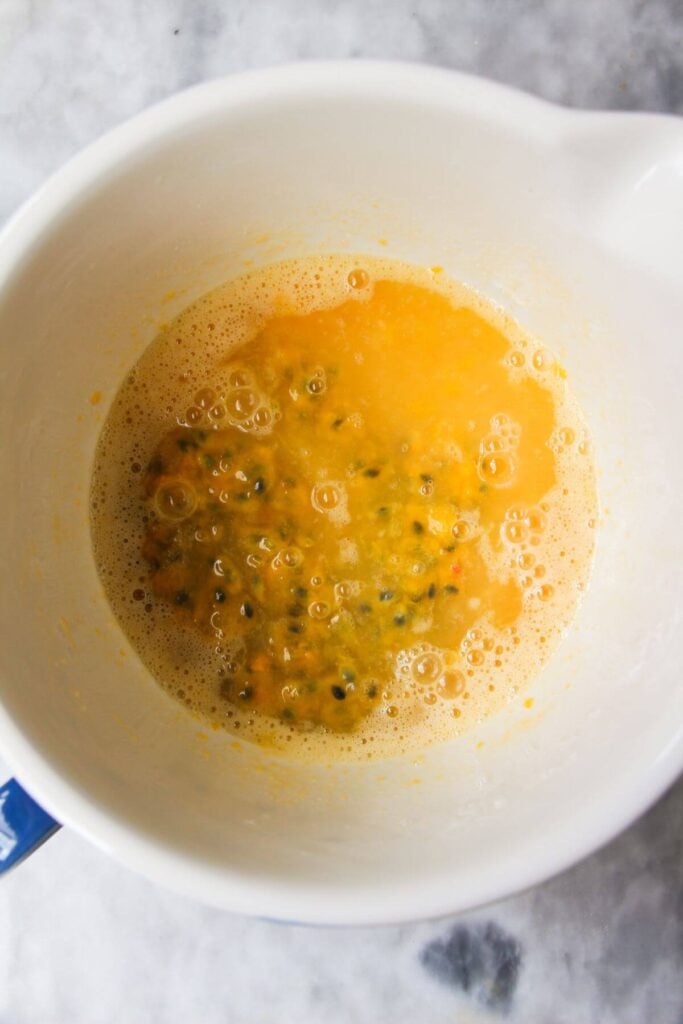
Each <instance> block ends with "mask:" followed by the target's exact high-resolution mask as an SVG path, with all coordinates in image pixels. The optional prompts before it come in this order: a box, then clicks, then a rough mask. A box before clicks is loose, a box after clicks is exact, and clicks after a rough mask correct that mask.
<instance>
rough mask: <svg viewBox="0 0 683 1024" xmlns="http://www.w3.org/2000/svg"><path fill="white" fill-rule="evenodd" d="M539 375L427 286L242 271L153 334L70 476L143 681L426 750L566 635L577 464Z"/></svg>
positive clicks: (306, 736)
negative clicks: (89, 453) (83, 495)
mask: <svg viewBox="0 0 683 1024" xmlns="http://www.w3.org/2000/svg"><path fill="white" fill-rule="evenodd" d="M564 378H565V374H564V371H563V370H562V368H561V367H560V366H559V365H558V363H557V361H556V360H555V359H554V358H553V357H552V355H550V354H549V353H548V352H546V351H544V350H542V349H541V348H540V347H539V346H538V344H536V343H534V342H531V341H529V340H528V339H527V338H525V337H524V336H523V335H522V333H521V332H520V331H519V328H517V327H516V326H515V325H514V324H512V323H510V322H509V321H505V320H504V319H503V318H501V316H500V315H497V314H496V313H495V312H494V311H493V310H492V309H490V308H489V307H486V306H484V305H483V304H482V302H481V300H480V299H478V298H477V297H475V296H473V295H472V294H471V293H468V292H466V291H464V289H462V288H460V287H458V286H456V285H454V284H452V283H449V282H447V281H443V280H442V275H437V274H433V273H431V272H429V271H426V270H423V269H420V268H415V267H409V266H406V265H404V264H398V263H392V262H390V261H386V260H376V259H371V258H366V257H363V258H359V257H357V256H356V257H353V258H350V257H347V256H343V257H342V256H339V257H325V258H324V259H316V260H297V261H289V262H287V263H283V264H278V265H274V266H271V267H266V268H264V269H262V270H259V271H257V272H254V273H252V274H250V275H248V276H246V277H244V278H242V279H241V280H238V281H234V282H231V283H229V284H228V285H225V286H224V287H222V288H219V289H217V290H216V291H214V292H212V293H210V294H209V295H207V296H204V297H203V298H202V299H200V300H199V301H198V302H196V303H195V304H193V305H192V306H190V307H189V308H188V309H186V310H185V311H184V312H183V313H182V314H181V315H180V317H178V319H177V320H176V321H175V322H174V323H172V324H171V325H170V326H168V327H166V328H165V329H164V330H162V332H161V334H160V335H159V337H158V338H157V340H156V341H155V342H154V343H153V344H152V345H151V346H150V348H149V349H148V350H147V352H146V353H145V354H144V355H143V357H142V359H141V360H140V362H139V363H138V365H137V366H136V367H135V369H134V371H133V372H132V374H131V375H130V376H129V377H128V379H127V380H126V382H125V383H124V385H123V387H122V389H121V391H120V392H119V394H118V396H117V398H116V399H115V401H114V404H113V407H112V409H111V411H110V413H109V417H108V420H107V424H106V426H105V429H104V431H103V434H102V438H101V440H100V444H99V448H98V453H97V458H96V466H95V473H94V478H93V499H92V523H93V537H94V544H95V552H96V557H97V560H98V564H99V567H100V571H101V574H102V578H103V581H104V583H105V587H106V590H107V594H108V597H109V599H110V602H111V604H112V606H113V608H114V611H115V612H116V614H117V615H118V617H119V619H120V621H121V622H122V624H123V626H124V628H125V630H126V632H127V633H128V635H129V637H130V638H131V641H132V642H133V644H134V646H135V647H136V648H137V650H138V652H139V654H140V656H141V657H142V658H143V660H144V661H145V663H146V664H147V665H148V666H149V668H150V669H151V671H152V673H153V674H154V675H155V676H156V678H157V679H158V680H159V681H160V682H161V683H162V685H164V686H165V687H166V688H167V689H168V690H169V691H170V692H171V693H173V694H174V695H175V696H177V697H180V699H181V700H182V701H184V702H185V703H186V704H187V705H189V706H190V707H191V708H193V709H195V710H196V711H198V712H200V713H201V714H202V715H204V716H207V717H208V718H210V719H211V720H212V721H213V722H218V723H221V724H223V725H225V726H227V727H228V728H229V729H231V730H232V731H239V733H240V735H247V736H249V735H250V736H251V737H252V738H254V739H257V740H259V741H261V742H267V743H268V744H270V745H275V746H288V747H290V746H291V744H292V741H294V745H295V746H298V747H299V748H302V749H308V750H310V751H322V750H325V751H327V753H330V752H332V753H333V754H334V753H336V754H339V755H340V756H342V755H348V753H349V752H350V753H352V754H358V755H360V756H367V754H368V753H370V754H372V753H377V754H379V753H383V754H386V753H391V752H395V751H396V750H402V749H406V748H408V747H413V746H424V745H426V744H428V743H429V742H432V741H433V740H434V739H437V738H447V737H448V736H451V735H453V734H454V733H457V732H460V731H462V730H463V729H466V728H469V727H471V725H472V724H473V723H475V722H477V721H479V720H481V718H482V717H483V716H485V715H487V714H490V713H491V712H492V711H495V710H496V709H497V708H498V707H500V705H501V703H502V702H504V701H506V700H509V699H510V698H511V697H514V695H515V694H516V693H517V692H518V691H519V689H520V687H521V686H523V684H524V683H525V682H526V681H527V680H528V679H529V677H530V676H532V675H533V674H535V672H537V671H538V669H539V668H540V666H541V665H542V663H543V662H544V660H545V659H546V658H547V656H548V654H549V652H550V651H551V649H552V648H553V646H554V645H555V643H556V642H557V640H558V639H559V637H560V635H561V633H562V630H563V629H564V628H565V627H566V626H567V624H568V623H569V621H570V619H571V616H572V613H573V611H574V608H575V604H576V601H577V599H578V595H579V592H580V590H581V589H582V588H583V587H584V586H585V584H586V581H587V577H588V572H589V567H590V559H591V552H592V546H593V539H592V528H591V527H592V522H593V518H594V515H595V485H594V472H593V464H592V459H591V456H590V446H589V443H588V439H587V436H586V429H585V426H584V424H583V422H582V420H581V417H580V414H579V411H578V409H577V407H576V403H575V402H574V401H573V399H572V397H571V395H570V394H569V393H568V390H567V386H566V382H565V379H564Z"/></svg>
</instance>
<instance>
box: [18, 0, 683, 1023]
mask: <svg viewBox="0 0 683 1024" xmlns="http://www.w3.org/2000/svg"><path fill="white" fill-rule="evenodd" d="M314 57H318V58H323V57H374V58H394V59H405V60H414V61H425V62H429V63H433V64H441V65H445V66H448V67H454V68H459V69H462V70H466V71H473V72H476V73H479V74H483V75H487V76H489V77H493V78H497V79H499V80H501V81H504V82H508V83H511V84H514V85H517V86H520V87H522V88H524V89H527V90H530V91H532V92H535V93H538V94H539V95H542V96H545V97H547V98H548V99H552V100H556V101H559V102H561V103H566V104H569V105H575V106H581V107H596V108H604V109H615V108H618V109H638V110H654V111H669V112H672V113H678V114H683V7H681V4H680V2H679V0H649V2H647V3H646V2H643V0H599V2H595V0H575V2H568V0H545V2H544V3H541V2H539V0H412V2H411V0H346V2H344V0H194V2H193V0H97V2H95V3H92V2H88V0H40V2H38V0H2V2H1V3H0V155H1V158H0V222H2V221H3V220H4V219H6V218H7V217H8V216H9V215H10V214H11V213H12V212H13V210H14V209H15V208H16V207H17V205H18V204H19V203H20V202H21V201H22V200H23V199H25V198H26V197H27V196H28V195H29V194H30V193H31V192H32V191H33V190H34V189H35V188H36V186H38V185H39V184H40V183H41V181H43V179H44V178H45V177H46V176H47V175H48V174H49V173H50V172H51V171H52V170H53V169H55V168H56V167H58V166H59V165H60V164H61V163H62V162H63V161H64V160H65V159H67V158H68V157H69V156H70V155H71V154H73V153H74V152H75V151H76V150H78V149H79V148H80V147H82V146H83V145H84V144H86V143H87V142H89V141H90V140H92V139H93V138H95V137H96V136H98V135H99V134H101V132H102V131H103V130H105V129H106V128H108V127H110V126H112V125H114V124H116V123H118V122H119V121H121V120H123V119H124V118H126V117H128V116H130V115H131V114H134V113H136V112H137V111H138V110H140V109H141V108H143V107H145V106H147V105H148V104H150V103H152V102H154V101H155V100H157V99H160V98H161V97H164V96H166V95H168V94H170V93H172V92H174V91H176V90H177V89H181V88H183V87H185V86H188V85H190V84H192V83H194V82H198V81H201V80H202V79H205V78H210V77H213V76H216V75H221V74H225V73H228V72H231V71H236V70H240V69H242V68H249V67H258V66H263V65H268V64H274V63H278V62H282V61H286V60H295V59H308V58H314ZM2 769H3V766H2V764H1V763H0V778H2V777H4V774H5V773H4V772H3V770H2ZM502 1019H505V1020H507V1021H510V1022H512V1024H517V1022H519V1024H522V1022H523V1024H643V1022H645V1021H650V1022H653V1024H681V1022H683V783H679V784H678V785H677V786H675V787H674V788H673V790H672V791H671V792H669V794H668V795H667V796H665V797H664V798H663V799H662V800H661V801H660V803H659V804H658V805H657V806H656V807H655V808H654V809H653V810H652V811H650V813H649V814H647V815H646V816H645V817H644V818H642V819H641V820H640V821H639V822H638V823H636V824H635V825H633V826H632V827H631V828H630V829H629V830H628V831H626V832H625V833H624V834H623V835H622V836H621V837H620V838H618V839H617V840H615V841H614V842H613V843H611V844H610V845H609V846H608V847H607V848H605V849H604V850H602V851H601V852H599V853H597V854H595V855H594V856H593V857H590V858H589V859H588V860H586V861H584V862H583V863H582V864H580V865H578V866H577V867H575V868H574V869H573V870H571V871H569V872H566V873H565V874H564V875H562V876H560V877H559V878H556V879H554V880H553V881H550V882H548V883H546V884H545V885H542V886H539V887H538V888H536V889H534V890H532V891H530V892H528V893H526V894H524V895H522V896H517V897H515V898H513V899H509V900H506V901H504V902H502V903H499V904H497V905H495V906H491V907H487V908H485V909H483V910H480V911H477V912H474V913H471V914H467V915H465V916H462V917H458V918H450V919H445V920H441V921H439V922H432V923H420V924H415V925H410V926H403V927H391V928H377V929H371V930H361V929H347V930H334V929H320V928H318V929H311V928H299V927H291V926H281V925H274V924H268V923H264V922H260V921H251V920H246V919H242V918H237V917H233V916H230V915H227V914H225V913H222V912H220V911H216V910H211V909H207V908H205V907H202V906H199V905H197V904H194V903H192V902H190V901H188V900H186V899H182V898H180V897H177V896H174V895H170V894H168V893H167V892H165V891H163V890H161V889H159V888H157V887H155V886H154V885H152V884H151V883H149V882H146V881H144V880H142V879H141V878H138V877H137V876H135V875H133V874H131V873H130V872H128V871H126V870H124V869H123V868H121V867H119V866H118V865H116V864H115V863H113V862H112V861H111V860H109V859H108V858H107V857H105V856H104V855H103V854H102V853H100V852H98V851H97V850H96V849H94V848H93V847H92V846H90V845H88V844H87V843H86V842H85V841H84V840H82V839H80V838H79V837H77V836H76V835H74V834H73V833H70V832H67V831H66V830H63V831H62V832H60V833H59V834H58V835H57V836H56V837H55V838H54V839H52V840H51V841H50V842H49V843H48V844H47V845H46V846H44V847H43V848H42V849H41V850H40V851H39V852H38V853H37V854H36V855H35V856H34V857H33V858H31V859H30V860H29V861H27V862H26V863H25V864H24V865H22V866H21V867H20V868H19V869H18V870H16V871H14V872H13V873H12V874H11V875H9V876H8V877H7V878H6V879H4V880H3V881H2V883H0V1024H66V1022H68V1024H113V1022H122V1024H148V1022H154V1024H171V1022H173V1024H175V1022H180V1021H192V1022H194V1021H201V1022H202V1024H219V1022H220V1024H224V1022H229V1024H233V1022H234V1024H263V1022H268V1024H270V1022H273V1024H288V1022H290V1021H291V1022H297V1024H301V1022H313V1024H315V1022H318V1021H322V1020H324V1021H325V1022H326V1024H351V1022H353V1024H363V1022H372V1024H382V1022H384V1021H387V1022H389V1021H391V1022H392V1024H403V1022H406V1024H408V1022H410V1024H413V1022H415V1021H419V1022H420V1024H441V1022H444V1024H446V1022H449V1024H453V1022H456V1024H470V1022H472V1024H474V1022H482V1024H483V1022H494V1021H499V1020H502Z"/></svg>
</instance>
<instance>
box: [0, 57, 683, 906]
mask: <svg viewBox="0 0 683 1024" xmlns="http://www.w3.org/2000/svg"><path fill="white" fill-rule="evenodd" d="M369 93H370V94H372V96H373V97H376V98H378V99H382V98H384V99H390V100H393V101H395V102H399V103H400V102H402V101H405V99H406V98H408V99H410V100H411V101H415V100H416V99H420V100H422V101H424V102H428V103H429V104H430V106H432V107H433V108H441V109H446V110H448V109H450V110H454V111H456V110H457V111H467V112H468V113H470V114H472V115H474V116H478V117H479V118H481V119H482V120H488V121H490V122H492V123H494V124H502V123H505V124H507V125H512V126H513V127H514V128H515V130H517V131H518V132H519V134H520V135H521V136H524V135H532V136H533V137H534V138H535V139H537V140H538V139H539V137H540V138H541V140H546V141H547V142H548V143H552V142H554V141H557V140H558V138H560V137H561V136H562V134H563V133H565V132H567V131H568V130H569V126H570V125H572V124H577V123H584V124H585V123H586V122H587V120H588V119H590V118H592V119H609V123H610V124H614V123H615V122H616V121H617V120H618V119H621V120H622V121H627V122H628V124H629V125H631V126H632V125H633V124H634V123H636V122H638V121H639V122H640V123H641V124H642V125H643V129H644V130H645V131H647V132H649V131H650V128H651V126H652V125H653V124H655V123H657V124H662V123H666V124H667V125H672V124H675V125H676V129H675V130H676V131H678V132H680V135H681V142H682V143H683V119H679V118H676V117H672V116H670V115H661V114H634V113H613V112H610V113H595V112H592V111H575V110H568V109H566V108H563V107H560V106H557V105H555V104H552V103H549V102H547V101H545V100H542V99H539V98H537V97H534V96H530V95H528V94H526V93H524V92H521V91H519V90H516V89H513V88H510V87H508V86H505V85H502V84H499V83H496V82H492V81H489V80H486V79H482V78H478V77H476V76H473V75H468V74H463V73H461V72H457V71H452V70H447V69H442V68H434V67H430V66H426V65H418V64H406V63H398V62H382V61H311V62H307V63H295V64H285V65H279V66H276V67H273V68H266V69H261V70H253V71H245V72H241V73H238V74H233V75H228V76H227V77H224V78H217V79H213V80H210V81H207V82H203V83H201V84H199V85H195V86H193V87H191V88H189V89H186V90H184V91H182V92H179V93H176V94H174V95H172V96H170V97H169V98H167V99H165V100H162V101H161V102H159V103H157V104H155V105H154V106H152V107H149V108H147V109H146V110H143V111H142V112H141V113H139V114H137V115H136V116H134V117H132V118H131V119H129V120H127V121H125V122H123V123H122V124H121V125H119V126H117V127H114V128H112V129H111V130H109V131H108V132H106V133H105V134H104V135H103V136H102V137H100V138H99V139H97V140H96V141H95V142H93V143H91V144H90V145H89V146H87V147H86V148H85V149H83V150H82V151H81V152H79V153H77V154H76V155H75V156H74V157H72V158H71V159H70V160H69V161H68V162H67V163H66V164H65V165H64V166H63V167H62V168H61V169H59V170H57V171H56V172H55V173H54V174H53V175H52V176H51V177H49V178H48V180H47V181H46V182H45V183H44V184H43V185H42V186H41V187H40V188H39V189H38V190H37V192H35V193H34V195H33V196H32V197H30V198H29V199H28V200H27V201H26V202H25V203H24V204H23V205H22V206H21V207H20V208H19V209H18V210H17V212H16V213H14V215H13V216H12V217H11V218H10V219H9V220H8V222H7V223H6V224H5V226H4V228H3V229H2V231H1V232H0V293H1V292H2V290H3V289H4V288H5V287H6V285H7V284H8V283H10V282H11V280H12V279H13V277H14V276H15V275H16V274H18V273H20V272H21V269H22V266H23V265H24V262H25V261H26V260H27V259H28V258H29V257H30V255H31V252H32V251H33V249H34V247H36V246H37V245H40V241H41V237H42V236H43V235H44V233H45V232H46V231H47V230H48V229H49V228H51V227H52V226H55V225H56V224H58V223H59V222H60V221H61V220H62V218H68V216H69V214H70V210H71V209H72V208H73V207H74V206H76V205H77V204H78V203H79V202H80V200H81V199H82V197H83V196H84V195H86V194H87V192H88V190H89V189H92V188H93V187H95V186H97V187H99V186H101V185H102V184H103V183H104V182H106V180H107V178H108V177H112V176H115V175H116V174H117V173H119V172H120V171H121V170H122V169H123V167H124V166H125V162H126V160H128V159H132V158H136V157H139V156H140V155H141V154H142V153H144V151H145V150H146V149H147V148H148V147H151V146H153V145H154V144H155V142H157V141H159V140H161V139H164V138H166V137H167V136H171V135H173V134H176V133H177V132H178V131H180V130H182V128H183V127H186V126H188V125H191V124H192V123H194V122H195V121H196V120H197V119H199V118H201V117H206V116H209V115H211V114H213V113H218V112H225V111H226V110H227V109H229V108H232V109H238V108H243V109H247V108H248V106H249V104H258V103H259V102H263V101H272V100H273V99H274V98H275V97H277V99H278V101H279V102H280V101H282V100H283V98H284V99H286V100H288V101H290V102H291V101H295V100H296V99H297V98H332V97H353V96H359V95H365V96H367V95H368V94H369ZM667 130H668V129H667ZM0 750H1V752H2V755H3V758H5V759H6V760H7V762H8V764H9V765H10V766H11V768H12V770H13V771H14V772H15V773H16V774H17V776H18V777H19V779H20V780H21V781H22V784H25V785H26V788H27V789H28V791H29V792H30V793H31V795H32V796H33V797H34V798H35V799H37V800H38V801H39V802H40V803H41V804H42V805H43V806H44V807H45V808H46V809H47V810H48V811H49V812H50V813H51V814H52V815H53V816H54V817H56V818H57V819H58V820H59V821H61V822H62V823H63V824H65V825H67V826H68V827H70V828H73V829H74V831H76V832H77V833H79V834H80V835H82V836H84V837H85V838H86V839H88V840H89V841H91V842H92V843H93V844H94V845H96V846H98V847H100V848H101V849H103V850H105V851H106V852H107V853H109V854H111V855H112V856H113V857H114V858H115V859H116V860H118V861H119V862H120V863H122V864H124V865H125V866H127V867H129V868H132V869H133V870H135V871H137V872H139V873H140V874H142V875H144V876H146V877H148V878H149V879H150V880H152V881H154V882H156V883H159V884H162V885H164V886H166V887H168V888H169V889H172V890H174V891H176V892H178V893H181V894H183V895H186V896H190V897H193V898H195V899H198V900H199V901H201V902H204V903H210V904H212V905H214V906H215V905H217V906H220V907H223V908H225V909H227V910H231V911H235V912H238V913H242V914H248V915H251V916H259V917H263V918H268V919H272V920H279V921H290V922H293V921H295V922H297V923H307V924H325V925H330V924H333V925H363V924H374V925H379V924H394V923H402V922H407V921H413V920H418V919H426V918H434V917H439V916H442V915H445V914H450V913H454V912H460V911H464V910H469V909H472V908H474V907H480V906H482V905H486V904H488V903H491V902H494V901H496V900H499V899H502V898H504V897H507V896H510V895H512V894H514V893H517V892H520V891H522V890H524V889H527V888H530V887H531V886H533V885H536V884H538V883H540V882H543V881H545V880H546V879H548V878H550V877H552V876H553V875H556V874H557V873H559V872H561V871H563V870H565V869H566V868H568V867H570V866H571V865H572V864H574V863H576V862H577V861H578V860H580V859H582V858H583V857H586V856H587V855H588V854H590V853H592V852H594V851H595V850H597V849H599V848H600V847H601V846H603V845H604V844H605V843H607V842H608V841H609V840H611V839H612V838H614V837H615V836H616V835H617V834H618V833H619V832H621V831H622V830H623V829H624V828H626V827H627V826H628V825H629V824H631V822H633V821H634V820H635V819H636V818H637V817H639V816H640V815H641V814H642V813H643V812H644V811H645V810H646V809H647V808H648V807H649V806H650V805H651V804H652V803H654V801H655V800H656V799H657V798H658V797H659V796H661V795H662V793H663V792H664V791H665V790H666V789H667V788H668V787H669V786H670V785H671V784H672V783H673V782H674V781H675V779H676V778H677V776H678V775H679V773H680V772H681V770H682V769H683V729H679V730H678V732H677V733H676V734H675V735H673V736H672V738H671V741H670V742H669V743H668V744H667V745H666V747H665V748H664V749H662V750H661V751H660V752H659V753H658V755H657V756H656V757H655V758H654V760H653V762H652V764H651V765H650V769H649V771H648V772H647V773H641V774H640V775H637V776H635V777H634V778H633V779H628V780H623V779H622V780H620V781H619V785H617V786H615V789H614V792H612V793H611V794H610V797H611V799H609V801H608V800H607V799H606V798H605V799H603V800H602V801H586V803H585V805H583V806H582V807H581V808H580V810H579V812H578V813H576V814H574V815H573V816H572V817H571V818H570V819H567V820H564V821H560V822H559V823H558V822H554V823H553V832H552V837H546V841H541V840H540V839H535V840H533V841H532V842H531V846H530V848H529V849H527V850H526V854H527V855H526V856H525V857H524V858H517V860H516V861H514V862H508V863H506V864H505V867H504V869H503V870H500V871H492V870H489V871H488V873H486V874H484V873H482V872H471V877H469V878H467V879H462V878H461V879H460V880H459V884H458V890H459V891H460V892H462V891H463V890H464V889H465V888H467V886H469V888H467V892H468V895H467V897H466V898H464V899H463V898H458V899H455V900H453V899H452V898H451V894H450V892H449V886H448V884H447V883H448V879H446V878H444V877H441V876H440V877H435V878H430V879H427V880H421V881H420V882H416V883H415V884H413V885H410V884H406V885H405V886H402V887H400V888H397V887H396V886H386V887H380V888H378V887H377V886H373V887H372V888H371V889H370V888H362V887H358V888H354V889H353V890H350V889H340V888H334V887H332V886H329V885H321V884H317V883H310V882H306V881H301V880H296V881H289V880H287V881H283V880H281V879H278V878H277V877H275V876H269V877H267V878H265V877H263V876H258V877H257V876H246V875H245V874H244V873H240V872H238V871H235V870H232V869H230V867H229V865H221V866H220V867H217V866H215V865H211V864H207V863H206V862H205V861H202V860H201V859H199V858H196V857H192V856H190V855H188V854H185V853H183V854H181V853H179V852H177V851H176V850H174V849H173V848H171V847H169V846H168V845H166V844H164V843H162V842H161V841H159V840H157V839H156V838H155V837H153V836H151V835H146V834H144V833H142V832H140V831H136V830H135V829H134V828H133V827H132V826H129V825H127V824H126V822H125V820H124V819H121V818H116V817H115V816H114V814H113V813H111V812H108V811H104V810H103V809H102V807H100V806H99V805H98V804H97V802H96V801H95V800H94V799H93V798H92V797H91V796H90V795H89V793H88V792H87V791H86V790H85V789H84V788H80V787H77V786H75V785H73V784H72V783H71V782H66V781H65V779H64V778H63V777H62V776H61V775H60V773H59V771H58V770H57V769H56V767H54V766H53V765H52V764H51V763H50V761H49V759H48V758H47V757H45V756H44V754H43V753H42V751H41V750H40V749H38V748H37V747H35V746H34V745H33V744H32V743H31V742H30V741H29V739H28V737H27V736H26V735H25V734H24V732H23V731H22V729H21V728H20V726H19V724H18V722H16V721H15V720H14V719H13V718H12V716H11V715H10V713H9V711H8V709H7V708H6V707H5V706H4V705H3V704H2V702H1V701H0ZM465 881H466V882H467V885H465V884H464V882H465Z"/></svg>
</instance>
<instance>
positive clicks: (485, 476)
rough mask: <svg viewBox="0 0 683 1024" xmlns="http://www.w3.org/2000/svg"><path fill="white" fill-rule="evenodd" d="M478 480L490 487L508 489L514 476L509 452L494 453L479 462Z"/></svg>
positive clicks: (513, 462)
mask: <svg viewBox="0 0 683 1024" xmlns="http://www.w3.org/2000/svg"><path fill="white" fill-rule="evenodd" d="M477 468H478V472H479V477H480V479H481V480H482V481H483V482H484V483H485V484H488V485H490V486H491V487H509V486H510V484H511V483H512V481H513V479H514V476H515V461H514V459H513V457H512V455H510V453H509V452H495V453H490V454H488V455H484V456H482V458H481V459H480V460H479V465H478V467H477Z"/></svg>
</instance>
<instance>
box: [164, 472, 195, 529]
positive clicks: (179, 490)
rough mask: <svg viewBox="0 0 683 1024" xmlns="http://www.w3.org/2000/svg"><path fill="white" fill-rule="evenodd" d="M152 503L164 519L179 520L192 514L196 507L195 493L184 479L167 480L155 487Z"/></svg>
mask: <svg viewBox="0 0 683 1024" xmlns="http://www.w3.org/2000/svg"><path fill="white" fill-rule="evenodd" d="M154 504H155V505H156V509H157V512H158V513H159V515H160V516H162V517H163V518H164V519H171V520H174V521H175V522H179V521H180V520H181V519H187V518H188V517H189V516H191V515H192V513H193V512H194V510H195V509H196V507H197V495H196V492H195V489H194V487H193V486H192V484H189V483H188V482H187V481H186V480H167V481H165V482H164V483H162V484H160V485H159V487H158V488H157V492H156V494H155V495H154Z"/></svg>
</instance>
